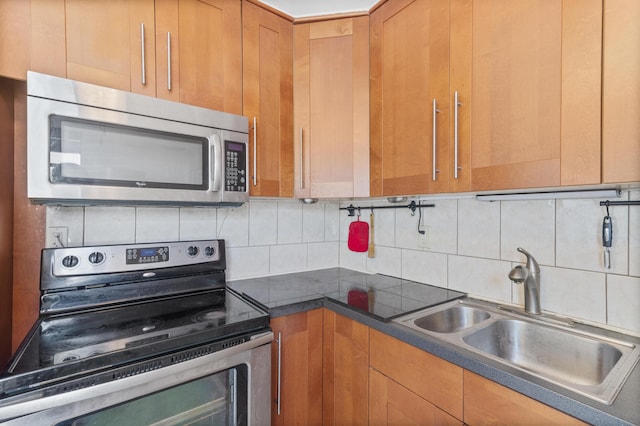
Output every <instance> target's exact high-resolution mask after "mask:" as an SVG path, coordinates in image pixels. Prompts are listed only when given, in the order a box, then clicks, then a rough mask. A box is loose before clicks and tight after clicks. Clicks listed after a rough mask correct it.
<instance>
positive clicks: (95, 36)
mask: <svg viewBox="0 0 640 426" xmlns="http://www.w3.org/2000/svg"><path fill="white" fill-rule="evenodd" d="M65 18H66V21H65V26H66V49H67V50H66V59H67V77H68V78H70V79H73V80H79V81H84V82H87V83H93V84H98V85H100V86H106V87H112V88H115V89H121V90H127V91H132V92H136V93H141V94H145V95H149V96H155V94H156V83H155V36H154V2H153V0H117V1H109V2H99V1H84V0H67V1H66V4H65Z"/></svg>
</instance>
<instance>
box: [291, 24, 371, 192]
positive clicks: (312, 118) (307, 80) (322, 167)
mask: <svg viewBox="0 0 640 426" xmlns="http://www.w3.org/2000/svg"><path fill="white" fill-rule="evenodd" d="M368 45H369V18H368V17H366V16H365V17H358V18H348V19H337V20H331V21H324V22H315V23H309V24H300V25H295V26H294V68H293V79H294V137H295V142H294V158H295V180H294V187H295V196H296V197H297V198H305V197H366V196H369V157H368V152H369V137H368V135H369V113H368V107H369V49H368Z"/></svg>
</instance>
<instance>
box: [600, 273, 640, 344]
mask: <svg viewBox="0 0 640 426" xmlns="http://www.w3.org/2000/svg"><path fill="white" fill-rule="evenodd" d="M607 324H609V325H612V326H615V327H621V328H625V329H627V330H631V331H633V332H634V333H636V334H638V333H640V278H635V277H625V276H622V275H613V274H608V275H607Z"/></svg>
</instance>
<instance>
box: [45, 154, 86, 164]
mask: <svg viewBox="0 0 640 426" xmlns="http://www.w3.org/2000/svg"><path fill="white" fill-rule="evenodd" d="M80 159H81V156H80V153H79V152H55V151H51V152H50V153H49V163H50V164H76V165H78V166H79V165H80Z"/></svg>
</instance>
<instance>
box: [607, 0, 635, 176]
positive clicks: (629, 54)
mask: <svg viewBox="0 0 640 426" xmlns="http://www.w3.org/2000/svg"><path fill="white" fill-rule="evenodd" d="M638 22H640V2H638V1H636V0H616V1H605V3H604V52H603V55H604V61H603V67H604V69H603V73H604V75H603V88H602V90H603V106H602V108H603V111H602V156H603V158H602V163H603V164H602V181H603V182H605V183H611V182H640V26H639V25H638Z"/></svg>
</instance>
